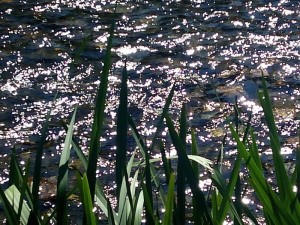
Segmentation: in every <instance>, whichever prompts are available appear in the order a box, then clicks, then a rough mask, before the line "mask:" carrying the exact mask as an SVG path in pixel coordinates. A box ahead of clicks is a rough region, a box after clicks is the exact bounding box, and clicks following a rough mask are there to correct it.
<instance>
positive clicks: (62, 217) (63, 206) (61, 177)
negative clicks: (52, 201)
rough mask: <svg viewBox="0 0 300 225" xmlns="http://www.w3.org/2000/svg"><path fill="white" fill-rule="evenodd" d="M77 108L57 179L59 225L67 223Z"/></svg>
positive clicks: (62, 154)
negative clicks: (69, 166) (68, 191)
mask: <svg viewBox="0 0 300 225" xmlns="http://www.w3.org/2000/svg"><path fill="white" fill-rule="evenodd" d="M76 111H77V106H76V108H75V110H74V113H73V116H72V119H71V122H70V125H69V128H68V132H67V135H66V138H65V142H64V148H63V151H62V153H61V157H60V161H59V169H58V178H57V205H56V206H57V219H56V220H57V224H58V225H60V224H61V225H64V224H66V223H67V186H68V162H69V158H70V149H71V143H72V137H73V127H74V123H75V116H76Z"/></svg>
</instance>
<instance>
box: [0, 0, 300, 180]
mask: <svg viewBox="0 0 300 225" xmlns="http://www.w3.org/2000/svg"><path fill="white" fill-rule="evenodd" d="M0 3H1V6H0V99H1V101H0V146H1V152H0V154H1V158H2V159H3V160H1V162H0V167H1V168H2V171H3V172H2V173H1V178H0V179H1V182H2V183H3V182H5V181H6V180H7V169H8V168H7V167H8V166H7V163H8V161H7V159H8V156H9V154H10V152H11V149H12V146H13V145H15V146H16V149H17V152H18V153H20V157H21V159H22V160H26V158H28V157H32V154H33V156H34V152H35V149H36V142H37V141H38V140H39V135H40V133H39V132H40V130H41V124H42V122H43V121H44V119H45V116H46V114H47V112H48V110H49V109H50V108H51V107H53V110H52V115H53V117H52V121H51V128H50V131H49V138H48V142H47V145H46V146H45V147H46V149H45V156H44V162H43V164H44V169H45V171H44V174H43V175H44V176H45V177H49V176H50V177H51V176H54V175H56V174H57V171H56V167H57V166H58V159H59V158H58V155H59V154H60V152H61V150H62V146H63V139H64V134H65V133H64V131H63V129H62V128H61V126H60V124H59V119H61V118H63V119H67V118H70V115H71V113H72V111H73V108H74V106H75V105H76V104H78V105H79V110H78V115H77V122H76V131H75V135H76V136H77V137H78V140H79V142H80V143H81V145H82V146H83V149H84V150H85V151H86V150H87V148H88V143H89V134H90V131H91V122H92V116H93V102H94V98H95V95H96V88H97V86H98V84H99V77H100V71H101V66H102V63H101V62H102V59H103V56H104V53H105V44H106V41H107V37H108V32H109V27H110V24H111V22H112V18H113V14H114V13H113V11H114V4H115V3H114V2H113V1H103V0H98V1H94V0H87V1H80V0H77V1H74V0H67V1H64V0H59V1H55V0H53V1H50V0H42V1H38V2H36V1H31V0H29V1H17V0H0ZM299 15H300V6H299V2H298V1H296V0H281V1H267V0H253V1H250V0H242V1H237V0H232V1H221V0H215V1H211V0H207V1H205V0H196V1H191V2H188V3H184V2H183V1H182V2H181V1H163V3H162V2H161V1H133V2H132V1H129V2H124V3H120V4H119V6H118V9H117V12H116V34H115V38H114V44H113V46H114V47H113V60H112V61H113V64H112V70H111V75H110V78H109V93H108V98H107V108H106V114H107V117H106V120H105V130H104V131H103V133H102V138H101V141H102V148H101V161H100V162H99V176H102V177H103V180H104V182H106V183H105V184H106V185H108V186H109V185H111V186H113V184H112V183H111V179H110V178H111V177H110V176H111V175H109V174H111V172H112V171H113V170H114V156H115V153H114V150H115V148H116V147H115V145H114V143H115V135H116V109H117V106H118V94H119V88H120V81H121V80H120V78H121V77H120V76H121V72H122V68H123V65H124V61H125V59H127V65H128V73H129V81H128V87H129V96H128V100H129V111H130V113H131V114H132V115H133V117H134V119H135V121H136V123H137V126H138V130H139V131H140V132H141V134H142V135H143V136H144V137H145V138H147V137H151V135H153V133H154V132H155V124H156V120H157V116H158V115H159V114H160V113H161V109H162V107H163V105H164V102H165V99H166V96H167V95H168V92H169V91H170V88H171V85H172V84H174V83H176V92H175V96H174V99H173V103H172V106H171V114H172V116H174V118H175V119H177V118H178V113H179V109H180V108H181V105H182V103H184V102H186V103H187V108H188V122H189V125H190V126H191V127H194V128H195V130H196V132H197V138H198V142H199V145H200V150H201V155H202V156H207V157H209V158H211V159H215V158H216V156H217V154H218V151H219V149H220V145H221V141H222V139H223V137H224V135H225V133H226V132H227V125H226V122H225V118H226V117H227V116H229V115H232V111H233V107H232V105H233V103H234V101H235V96H237V101H238V103H239V105H240V107H241V120H243V121H246V120H247V115H248V114H249V112H250V111H252V113H253V119H252V123H253V126H254V128H255V129H256V132H257V135H258V142H259V144H261V146H263V148H262V149H261V151H262V157H263V159H264V160H265V161H266V162H268V160H269V159H271V156H270V154H268V153H269V152H270V150H269V148H268V146H269V140H268V139H267V138H266V132H267V128H266V126H265V124H264V119H263V118H262V115H261V113H262V109H261V108H260V107H259V105H258V103H257V100H256V93H257V90H258V89H259V88H260V86H261V81H260V77H261V74H262V73H263V74H264V75H265V76H266V78H267V82H268V87H269V90H270V95H271V97H272V101H273V102H274V105H275V115H276V118H277V121H278V128H279V131H280V133H281V135H282V144H283V146H284V147H283V154H284V157H285V158H286V160H287V161H290V162H292V161H293V160H294V150H295V148H296V145H297V143H298V140H297V123H298V122H299V118H300V113H299V111H300V103H299V99H300V97H299V95H300V69H299V50H300V48H299V46H300V39H299V25H300V23H299V22H300V16H299ZM57 92H58V93H59V94H58V98H57V100H56V101H55V102H53V98H54V96H55V94H56V93H57ZM166 139H167V140H168V137H166ZM189 139H190V137H189ZM130 144H131V145H130V149H129V151H130V150H132V149H133V148H134V145H133V144H132V143H130ZM166 145H167V147H168V148H169V149H170V154H175V153H174V152H175V151H174V150H173V148H172V146H169V144H168V142H167V143H166ZM225 147H226V148H225V150H226V151H225V153H226V160H225V164H226V165H228V166H230V165H231V163H232V162H231V160H230V159H231V158H232V157H231V155H234V154H235V153H236V152H235V148H234V145H233V143H232V141H231V139H230V138H227V139H226V146H225ZM154 154H155V153H154ZM204 185H205V184H204Z"/></svg>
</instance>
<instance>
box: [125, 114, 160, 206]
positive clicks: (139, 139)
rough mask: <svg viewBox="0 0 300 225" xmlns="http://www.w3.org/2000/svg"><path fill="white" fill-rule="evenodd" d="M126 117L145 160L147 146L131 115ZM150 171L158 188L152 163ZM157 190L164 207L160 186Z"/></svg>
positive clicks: (158, 182)
mask: <svg viewBox="0 0 300 225" xmlns="http://www.w3.org/2000/svg"><path fill="white" fill-rule="evenodd" d="M127 119H128V125H129V126H130V128H131V132H132V136H133V137H134V139H135V142H136V144H137V146H138V148H139V149H140V151H141V153H142V156H143V158H144V160H145V159H146V154H147V151H148V148H147V147H146V145H145V143H144V141H143V140H142V138H141V136H140V134H139V133H138V130H137V129H136V126H135V124H134V122H133V119H132V117H131V116H130V115H128V118H127ZM150 172H151V176H152V177H153V178H154V183H155V186H156V187H158V188H159V187H160V181H159V180H158V179H157V178H156V176H155V174H156V172H155V168H154V166H153V165H152V164H150ZM158 191H159V197H160V200H161V203H162V205H163V207H165V194H164V193H163V190H162V188H159V189H158Z"/></svg>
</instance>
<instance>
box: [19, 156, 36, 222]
mask: <svg viewBox="0 0 300 225" xmlns="http://www.w3.org/2000/svg"><path fill="white" fill-rule="evenodd" d="M29 169H30V159H28V160H27V162H26V164H25V169H24V176H23V183H22V187H21V189H20V194H21V196H20V201H19V211H18V219H20V218H21V216H22V207H23V203H24V200H25V198H26V189H27V188H28V185H27V184H28V177H29ZM30 222H33V221H30Z"/></svg>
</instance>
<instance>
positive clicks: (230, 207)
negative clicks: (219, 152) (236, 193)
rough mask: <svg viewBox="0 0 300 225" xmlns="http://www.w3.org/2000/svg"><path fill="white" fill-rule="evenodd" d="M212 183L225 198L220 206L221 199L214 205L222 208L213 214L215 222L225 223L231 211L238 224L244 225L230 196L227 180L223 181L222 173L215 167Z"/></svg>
mask: <svg viewBox="0 0 300 225" xmlns="http://www.w3.org/2000/svg"><path fill="white" fill-rule="evenodd" d="M212 182H213V184H214V185H215V186H216V187H217V189H218V191H219V192H220V194H221V195H222V197H223V198H222V201H221V203H220V204H219V199H217V200H218V202H217V203H214V204H216V205H217V206H219V205H220V207H218V211H217V212H214V213H213V214H214V215H215V217H214V221H216V223H217V224H222V223H224V221H225V218H226V215H227V214H228V211H229V212H230V213H231V214H232V215H233V217H234V218H235V219H236V222H237V223H238V224H243V223H242V220H241V218H240V216H239V214H238V212H237V210H236V207H235V205H234V204H233V202H232V200H231V197H232V194H231V195H229V191H228V187H227V184H226V182H225V180H224V179H223V177H222V175H221V172H220V171H219V169H218V168H217V166H215V168H214V171H213V174H212ZM217 206H215V208H217ZM224 215H225V216H224Z"/></svg>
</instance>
